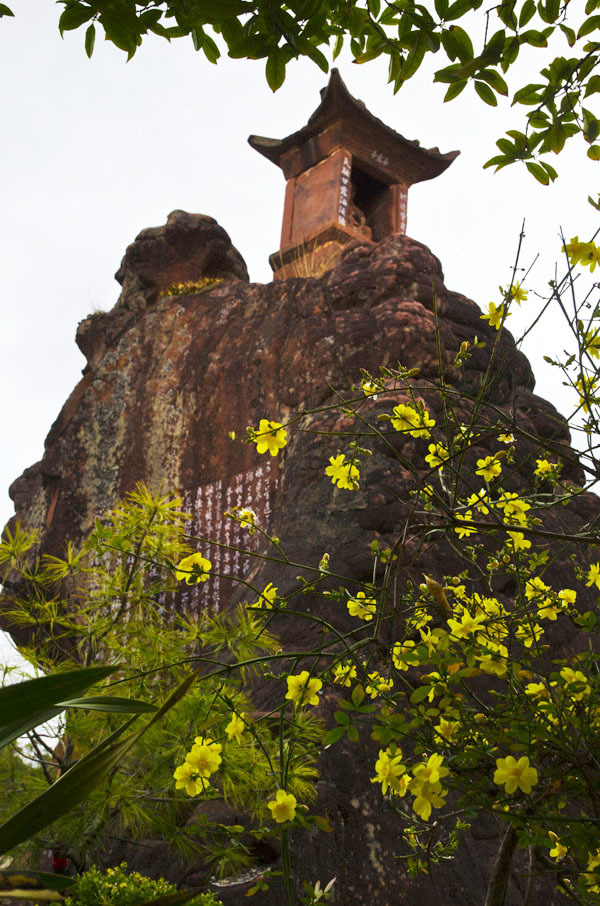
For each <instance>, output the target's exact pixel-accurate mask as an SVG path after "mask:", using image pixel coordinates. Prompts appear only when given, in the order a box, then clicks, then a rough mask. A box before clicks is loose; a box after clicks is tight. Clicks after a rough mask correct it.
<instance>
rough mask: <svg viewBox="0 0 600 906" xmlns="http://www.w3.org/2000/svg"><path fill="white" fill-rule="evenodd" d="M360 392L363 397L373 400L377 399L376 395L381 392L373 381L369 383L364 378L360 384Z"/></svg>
mask: <svg viewBox="0 0 600 906" xmlns="http://www.w3.org/2000/svg"><path fill="white" fill-rule="evenodd" d="M361 386H362V391H363V393H364V395H365V396H370V397H372V398H373V399H374V400H376V399H377V394H378V393H379V391H380V390H381V387H380V386H379V384H376V383H375V381H371V380H369V379H368V378H365V379H364V380H363V382H362V384H361Z"/></svg>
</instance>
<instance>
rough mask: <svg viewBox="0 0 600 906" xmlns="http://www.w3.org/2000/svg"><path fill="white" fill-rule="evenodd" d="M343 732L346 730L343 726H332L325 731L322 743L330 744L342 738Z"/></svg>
mask: <svg viewBox="0 0 600 906" xmlns="http://www.w3.org/2000/svg"><path fill="white" fill-rule="evenodd" d="M345 732H346V728H345V727H332V729H331V730H330V731H329V733H327V734H326V735H325V738H324V739H323V745H324V746H332V745H333V744H334V743H336V742H337V741H338V740H339V739H341V738H342V736H343V735H344V733H345Z"/></svg>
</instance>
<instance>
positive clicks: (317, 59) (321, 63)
mask: <svg viewBox="0 0 600 906" xmlns="http://www.w3.org/2000/svg"><path fill="white" fill-rule="evenodd" d="M306 56H307V57H308V59H309V60H312V61H313V63H316V64H317V66H318V67H319V69H320V70H321V72H324V73H325V75H327V73H328V72H329V63H328V62H327V57H326V56H325V54H323V53H321V51H320V50H319V48H318V47H313V46H311V47H310V48H309V49H308V50H307V51H306Z"/></svg>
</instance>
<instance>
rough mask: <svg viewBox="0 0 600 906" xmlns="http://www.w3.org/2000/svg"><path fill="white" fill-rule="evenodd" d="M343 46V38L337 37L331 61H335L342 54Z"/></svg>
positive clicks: (341, 36)
mask: <svg viewBox="0 0 600 906" xmlns="http://www.w3.org/2000/svg"><path fill="white" fill-rule="evenodd" d="M343 46H344V36H343V35H338V36H337V38H336V39H335V44H334V45H333V54H332V59H334V60H336V59H337V58H338V57H339V55H340V54H341V52H342V48H343Z"/></svg>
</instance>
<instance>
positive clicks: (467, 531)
mask: <svg viewBox="0 0 600 906" xmlns="http://www.w3.org/2000/svg"><path fill="white" fill-rule="evenodd" d="M455 516H456V518H457V519H458V520H459V521H460V522H470V521H471V520H472V518H473V513H472V512H471V510H467V512H466V513H465V514H464V516H463V515H461V514H460V513H455ZM454 531H455V532H456V534H457V535H458V537H459V538H469V537H470V536H471V535H476V534H477V529H476V528H474V527H473V526H469V525H457V526H456V527H455V529H454Z"/></svg>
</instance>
